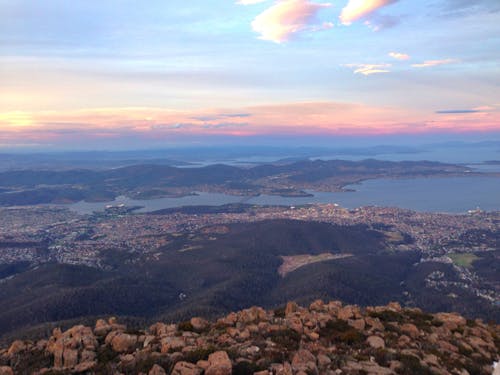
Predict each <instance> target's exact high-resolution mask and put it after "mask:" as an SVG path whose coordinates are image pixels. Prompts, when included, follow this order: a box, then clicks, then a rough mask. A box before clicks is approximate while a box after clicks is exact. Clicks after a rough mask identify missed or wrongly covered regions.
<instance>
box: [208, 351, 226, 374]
mask: <svg viewBox="0 0 500 375" xmlns="http://www.w3.org/2000/svg"><path fill="white" fill-rule="evenodd" d="M208 362H209V363H210V365H209V366H208V368H207V370H206V371H205V375H231V373H232V371H233V365H232V364H231V360H230V359H229V356H228V355H227V353H226V352H224V351H219V352H215V353H212V354H210V355H209V356H208Z"/></svg>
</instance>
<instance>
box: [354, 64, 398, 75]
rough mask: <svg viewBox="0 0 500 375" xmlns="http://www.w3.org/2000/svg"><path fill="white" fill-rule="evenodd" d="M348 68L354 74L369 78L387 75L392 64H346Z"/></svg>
mask: <svg viewBox="0 0 500 375" xmlns="http://www.w3.org/2000/svg"><path fill="white" fill-rule="evenodd" d="M344 66H346V67H348V68H354V74H363V75H365V76H369V75H371V74H380V73H389V72H390V70H388V69H387V68H390V67H391V66H392V64H346V65H344Z"/></svg>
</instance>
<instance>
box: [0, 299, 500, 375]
mask: <svg viewBox="0 0 500 375" xmlns="http://www.w3.org/2000/svg"><path fill="white" fill-rule="evenodd" d="M499 353H500V326H498V325H494V324H488V325H487V324H485V323H483V322H482V321H481V320H466V319H465V318H463V317H462V316H460V315H458V314H450V313H437V314H428V313H424V312H422V310H420V309H415V308H413V309H408V308H407V309H403V308H401V306H400V305H399V304H398V303H390V304H388V305H387V306H379V307H367V308H360V307H358V306H354V305H342V303H340V302H337V301H333V302H329V303H324V302H322V301H321V300H317V301H315V302H313V303H312V304H311V305H310V306H309V307H308V308H303V307H300V306H298V305H297V304H296V303H294V302H289V303H287V304H286V306H284V307H282V308H279V309H275V310H271V311H266V310H264V309H263V308H260V307H251V308H249V309H246V310H243V311H239V312H231V313H230V314H228V315H226V316H224V317H221V318H219V319H217V320H216V321H212V322H210V321H207V320H205V319H203V318H199V317H194V318H191V319H190V320H187V321H182V322H177V323H173V324H165V323H156V324H153V325H152V326H151V327H149V328H148V329H145V330H130V329H127V327H126V326H125V325H123V324H119V323H118V322H117V321H116V319H115V318H110V319H108V320H107V321H106V320H103V319H100V320H98V321H97V323H96V324H95V326H94V327H88V326H84V325H76V326H73V327H71V328H70V329H68V330H67V331H65V332H62V331H61V330H60V329H58V328H57V329H54V331H53V333H52V335H51V336H50V337H48V339H42V340H39V341H21V340H16V341H14V342H13V343H11V344H10V345H9V346H7V347H5V348H4V349H0V374H2V375H11V374H12V375H13V374H14V373H15V374H40V375H41V374H51V375H55V374H61V375H62V374H117V373H121V374H148V375H163V374H165V375H166V374H173V375H201V374H205V375H231V374H237V375H240V374H241V375H245V374H254V375H278V374H281V375H293V374H297V375H303V374H332V375H333V374H346V375H355V374H357V375H361V374H387V375H391V374H401V375H410V374H423V375H426V374H428V375H432V374H477V375H481V374H485V375H486V374H488V375H489V374H491V373H492V372H493V364H494V362H495V361H498V360H499V358H500V356H499Z"/></svg>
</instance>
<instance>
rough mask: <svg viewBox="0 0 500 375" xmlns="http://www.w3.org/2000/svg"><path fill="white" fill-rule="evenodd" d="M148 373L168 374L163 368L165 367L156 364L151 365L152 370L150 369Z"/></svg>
mask: <svg viewBox="0 0 500 375" xmlns="http://www.w3.org/2000/svg"><path fill="white" fill-rule="evenodd" d="M179 363H180V362H179ZM172 374H175V372H172ZM148 375H167V373H166V371H165V370H164V369H163V367H161V366H158V365H154V366H153V367H151V370H149V372H148Z"/></svg>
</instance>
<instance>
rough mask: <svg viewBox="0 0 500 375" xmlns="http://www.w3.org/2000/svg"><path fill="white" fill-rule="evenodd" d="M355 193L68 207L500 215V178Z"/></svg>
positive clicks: (380, 186)
mask: <svg viewBox="0 0 500 375" xmlns="http://www.w3.org/2000/svg"><path fill="white" fill-rule="evenodd" d="M348 188H350V189H355V190H356V191H354V192H344V193H327V192H314V191H309V192H310V193H311V194H314V197H302V198H300V197H294V198H286V197H279V196H269V195H261V196H258V197H241V196H232V195H227V194H214V193H198V195H194V196H186V197H182V198H160V199H149V200H133V199H129V198H126V197H118V198H117V199H116V200H115V201H114V202H107V203H87V202H79V203H75V204H71V205H69V208H70V209H71V210H74V211H76V212H79V213H82V214H89V213H92V212H93V211H102V210H104V208H105V207H106V205H109V204H113V205H116V204H122V203H123V204H125V205H127V206H142V207H143V208H142V209H140V210H138V211H136V212H151V211H155V210H160V209H164V208H172V207H181V206H196V205H213V206H217V205H223V204H228V203H248V204H259V205H283V206H298V205H303V204H310V203H338V204H339V205H340V206H342V207H346V208H356V207H360V206H391V207H402V208H409V209H412V210H416V211H429V212H449V213H463V212H467V211H468V210H470V209H475V208H477V207H479V208H481V209H483V210H486V211H498V210H500V177H446V178H415V179H379V180H369V181H365V182H363V183H361V184H356V185H350V186H348Z"/></svg>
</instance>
